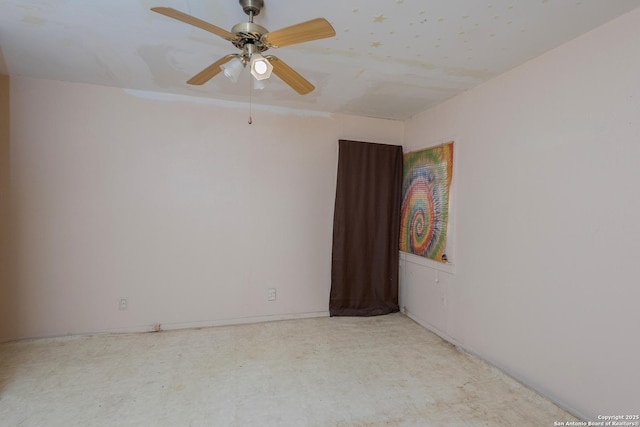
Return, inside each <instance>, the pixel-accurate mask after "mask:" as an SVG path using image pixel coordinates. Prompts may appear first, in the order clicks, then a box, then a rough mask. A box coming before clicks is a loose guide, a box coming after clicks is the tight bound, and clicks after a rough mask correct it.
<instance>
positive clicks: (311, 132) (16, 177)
mask: <svg viewBox="0 0 640 427" xmlns="http://www.w3.org/2000/svg"><path fill="white" fill-rule="evenodd" d="M11 85H12V116H11V120H12V161H13V168H12V179H13V189H14V195H15V212H16V218H17V224H16V257H17V259H16V269H17V272H16V273H17V282H16V283H17V284H18V285H19V308H20V317H19V323H18V327H17V334H18V336H20V337H36V336H50V335H61V334H75V333H84V332H95V331H136V330H148V329H149V328H150V327H151V326H152V325H153V324H155V323H161V324H162V325H163V327H164V328H177V327H188V326H199V325H200V326H201V325H212V324H219V323H225V322H244V321H254V320H262V319H277V318H287V317H295V316H317V315H327V310H328V297H329V287H330V259H331V236H332V232H331V230H332V223H333V203H334V197H335V179H336V165H337V141H338V139H340V138H350V139H358V140H367V141H374V142H383V143H392V144H401V143H402V138H403V123H402V122H394V121H385V120H375V119H366V118H356V117H347V116H328V115H324V116H323V115H318V114H312V113H309V114H307V115H305V112H295V113H292V112H281V113H274V112H270V111H264V110H261V109H260V108H259V107H256V106H254V112H253V125H248V124H247V116H248V105H247V104H223V105H222V106H218V105H215V103H212V102H208V101H203V100H197V99H187V98H174V97H171V96H166V95H156V94H140V93H132V92H127V91H123V90H120V89H114V88H105V87H98V86H90V85H84V84H72V83H62V82H55V81H45V80H35V79H30V78H24V77H15V78H13V77H12V80H11ZM267 288H276V289H277V300H276V301H275V302H268V301H267ZM121 297H122V298H128V300H129V309H128V310H127V311H119V310H118V299H119V298H121Z"/></svg>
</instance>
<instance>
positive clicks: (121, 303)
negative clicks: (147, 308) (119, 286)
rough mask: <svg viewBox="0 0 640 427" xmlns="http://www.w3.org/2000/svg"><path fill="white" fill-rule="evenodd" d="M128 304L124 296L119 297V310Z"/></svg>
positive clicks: (124, 308)
mask: <svg viewBox="0 0 640 427" xmlns="http://www.w3.org/2000/svg"><path fill="white" fill-rule="evenodd" d="M127 306H128V301H127V299H126V298H120V301H119V302H118V309H119V310H120V311H123V310H126V309H127Z"/></svg>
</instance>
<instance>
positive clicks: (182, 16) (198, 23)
mask: <svg viewBox="0 0 640 427" xmlns="http://www.w3.org/2000/svg"><path fill="white" fill-rule="evenodd" d="M151 10H152V11H154V12H157V13H160V14H162V15H164V16H168V17H169V18H173V19H177V20H178V21H182V22H185V23H187V24H190V25H193V26H194V27H198V28H200V29H203V30H205V31H209V32H210V33H213V34H215V35H217V36H220V37H222V38H223V39H226V40H229V41H231V40H235V39H236V35H235V34H233V33H230V32H229V31H227V30H224V29H222V28H220V27H216V26H215V25H213V24H209V23H208V22H205V21H203V20H201V19H198V18H195V17H193V16H191V15H187V14H186V13H183V12H180V11H179V10H175V9H172V8H170V7H152V8H151Z"/></svg>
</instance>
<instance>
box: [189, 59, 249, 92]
mask: <svg viewBox="0 0 640 427" xmlns="http://www.w3.org/2000/svg"><path fill="white" fill-rule="evenodd" d="M237 56H240V55H236V54H231V55H227V56H223V57H222V58H220V59H218V60H217V61H216V62H214V63H213V64H211V65H209V66H208V67H207V68H205V69H204V70H202V71H200V72H199V73H198V74H196V75H195V76H193V77H191V78H190V79H189V80H188V81H187V83H189V84H190V85H198V86H199V85H203V84H205V83H206V82H208V81H209V80H211V79H212V78H213V77H215V76H216V74H218V73H219V72H220V71H222V69H221V68H220V66H221V65H224V64H226V63H227V62H229V61H231V60H232V59H233V58H235V57H237Z"/></svg>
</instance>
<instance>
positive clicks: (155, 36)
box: [0, 0, 640, 120]
mask: <svg viewBox="0 0 640 427" xmlns="http://www.w3.org/2000/svg"><path fill="white" fill-rule="evenodd" d="M152 6H169V7H172V8H175V9H178V10H181V11H183V12H185V13H188V14H191V15H193V16H196V17H198V18H200V19H203V20H205V21H208V22H211V23H213V24H215V25H217V26H219V27H222V28H224V29H229V30H230V29H231V27H232V26H233V25H234V24H237V23H239V22H245V21H247V16H246V15H245V14H244V13H243V12H242V9H241V7H240V5H239V4H238V2H237V1H236V0H217V1H196V0H164V1H151V0H141V1H130V0H93V1H90V2H89V1H86V0H65V1H62V0H58V1H52V0H49V1H47V0H24V1H18V0H0V48H1V49H2V52H3V54H4V58H5V61H6V67H7V69H8V71H9V73H10V74H12V75H25V76H31V77H37V78H47V79H57V80H64V81H74V82H85V83H92V84H98V85H107V86H115V87H122V88H129V89H137V90H142V91H154V92H165V93H173V94H181V95H191V96H198V97H208V98H216V99H223V100H230V101H238V102H247V101H248V98H249V86H250V85H249V82H250V81H249V77H248V72H246V71H245V72H244V73H243V75H242V77H241V78H240V80H239V81H238V82H237V83H235V84H234V83H232V82H230V81H229V80H228V79H226V78H225V77H224V76H223V75H222V74H219V75H218V76H216V77H215V78H213V79H212V80H211V81H210V82H208V83H207V84H205V85H204V86H201V87H197V86H189V85H187V84H186V83H185V82H186V81H187V80H188V79H189V78H190V77H192V76H193V75H195V74H197V73H198V72H200V71H201V70H202V69H203V68H205V67H207V66H208V65H210V64H211V63H213V62H214V61H216V60H217V59H218V58H220V57H222V56H224V55H226V54H229V53H234V52H236V51H237V50H236V49H235V48H234V47H233V46H232V45H231V43H229V42H227V41H225V40H223V39H221V38H218V37H217V36H215V35H213V34H210V33H208V32H205V31H203V30H200V29H198V28H194V27H191V26H189V25H186V24H184V23H181V22H177V21H175V20H172V19H169V18H167V17H165V16H162V15H159V14H156V13H153V12H151V11H150V10H149V8H150V7H152ZM636 7H640V0H607V1H602V0H578V1H576V0H526V1H516V0H488V1H480V0H429V1H427V0H350V1H347V0H323V1H318V2H310V1H297V2H296V1H291V0H265V8H264V9H263V11H262V13H261V14H260V15H259V16H257V17H256V19H255V22H256V23H258V24H260V25H262V26H264V27H266V28H267V29H269V30H271V31H273V30H277V29H280V28H283V27H286V26H289V25H293V24H296V23H298V22H302V21H306V20H309V19H313V18H316V17H325V18H326V19H327V20H328V21H329V22H331V24H332V25H333V27H334V28H335V30H336V33H337V34H336V37H334V38H331V39H324V40H317V41H313V42H308V43H304V44H299V45H293V46H287V47H283V48H280V49H273V50H270V51H269V53H270V54H275V55H277V56H278V57H279V58H280V59H282V60H283V61H285V62H286V63H287V64H288V65H290V66H291V67H293V68H294V69H296V70H297V71H298V72H299V73H300V74H302V75H303V76H304V77H305V78H307V79H308V80H309V81H311V82H312V83H313V84H314V85H315V86H316V90H315V91H313V92H312V93H310V94H308V95H305V96H300V95H298V94H297V93H295V92H294V91H293V90H292V89H291V88H289V87H288V86H287V85H285V84H284V83H283V82H282V81H280V80H279V79H278V78H277V77H272V78H271V79H270V82H269V85H268V87H267V88H266V89H265V90H263V91H260V92H254V93H253V102H254V103H258V104H265V105H274V106H278V107H285V108H292V109H304V110H316V111H324V112H330V113H347V114H355V115H362V116H371V117H381V118H388V119H401V120H402V119H407V118H409V117H411V116H413V115H414V114H416V113H418V112H420V111H423V110H425V109H427V108H429V107H431V106H433V105H435V104H437V103H439V102H442V101H443V100H445V99H448V98H450V97H453V96H455V95H456V94H458V93H460V92H463V91H465V90H468V89H470V88H472V87H474V86H476V85H478V84H481V83H483V82H484V81H486V80H488V79H490V78H492V77H494V76H496V75H498V74H501V73H503V72H505V71H507V70H509V69H511V68H513V67H515V66H517V65H519V64H521V63H523V62H525V61H527V60H529V59H531V58H534V57H535V56H537V55H540V54H541V53H543V52H545V51H548V50H549V49H552V48H554V47H556V46H559V45H561V44H563V43H565V42H567V41H569V40H571V39H572V38H575V37H577V36H579V35H580V34H583V33H585V32H587V31H589V30H591V29H593V28H595V27H597V26H599V25H601V24H603V23H605V22H607V21H609V20H611V19H613V18H615V17H617V16H619V15H621V14H623V13H625V12H627V11H630V10H632V9H634V8H636Z"/></svg>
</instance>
